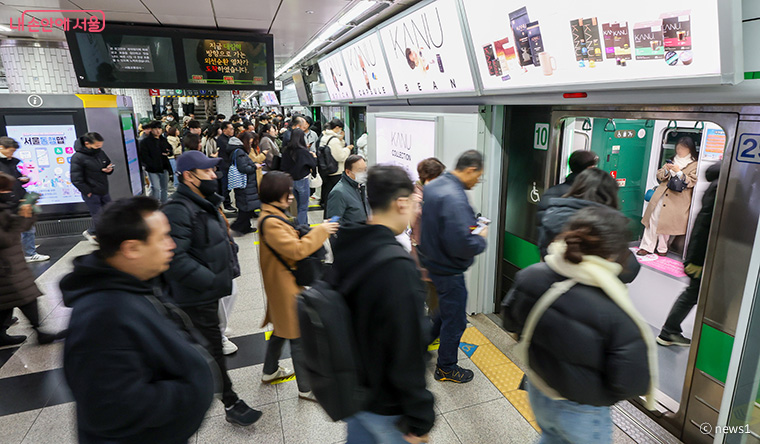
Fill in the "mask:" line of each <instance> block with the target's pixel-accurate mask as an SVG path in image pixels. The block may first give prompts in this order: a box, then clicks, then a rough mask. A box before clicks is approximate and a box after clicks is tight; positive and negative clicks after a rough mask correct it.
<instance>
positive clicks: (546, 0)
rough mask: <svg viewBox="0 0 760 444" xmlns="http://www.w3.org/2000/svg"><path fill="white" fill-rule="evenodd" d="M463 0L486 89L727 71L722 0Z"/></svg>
mask: <svg viewBox="0 0 760 444" xmlns="http://www.w3.org/2000/svg"><path fill="white" fill-rule="evenodd" d="M463 3H464V7H465V12H466V15H467V21H468V24H469V28H470V34H471V37H472V45H473V48H472V49H473V54H474V56H475V58H476V64H477V67H478V71H479V73H480V78H481V80H482V83H483V89H484V90H486V91H488V90H504V89H511V88H527V87H545V86H553V85H563V86H564V85H584V86H591V87H592V88H593V87H594V86H598V85H599V84H615V83H626V82H631V81H646V80H672V81H674V82H677V81H678V80H682V81H683V80H684V79H699V78H705V82H704V83H716V81H715V77H716V76H720V75H721V45H720V35H719V29H718V26H717V22H718V21H717V17H718V3H717V1H715V0H713V1H699V2H694V1H691V0H670V1H663V0H639V1H637V2H636V3H635V5H634V4H631V5H629V6H628V7H621V6H620V5H619V4H617V3H615V2H609V1H601V0H589V1H585V2H582V3H577V2H558V1H556V0H533V1H531V2H525V1H514V0H508V1H498V2H496V1H488V2H484V1H482V0H463ZM708 78H710V79H712V81H708V80H707V79H708ZM696 83H699V82H696ZM691 84H695V82H692V83H691ZM642 86H646V83H643V84H642Z"/></svg>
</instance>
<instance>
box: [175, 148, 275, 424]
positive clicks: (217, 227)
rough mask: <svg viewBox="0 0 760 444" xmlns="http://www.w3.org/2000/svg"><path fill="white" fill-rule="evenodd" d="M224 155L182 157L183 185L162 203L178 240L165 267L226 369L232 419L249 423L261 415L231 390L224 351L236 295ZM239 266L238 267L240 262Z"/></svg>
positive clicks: (226, 397)
mask: <svg viewBox="0 0 760 444" xmlns="http://www.w3.org/2000/svg"><path fill="white" fill-rule="evenodd" d="M219 162H221V159H219V158H213V159H212V158H209V157H207V156H206V155H205V154H203V153H202V152H200V151H188V152H186V153H184V154H182V155H181V156H180V157H179V159H177V171H178V173H179V174H181V176H180V184H179V187H178V188H177V192H176V193H174V194H173V195H172V198H171V200H170V201H169V202H167V203H166V205H165V206H164V208H163V212H164V214H166V217H167V218H168V219H169V224H170V225H171V237H172V238H173V239H174V242H175V243H176V244H177V247H176V248H175V250H174V259H173V260H172V262H171V264H170V265H169V271H167V272H166V275H167V278H168V279H169V282H170V285H171V289H172V294H173V295H174V298H175V301H176V303H177V305H178V306H179V307H180V308H182V309H183V310H184V311H185V313H187V315H188V316H189V317H190V319H191V320H192V321H193V325H194V326H195V328H196V329H198V331H199V332H200V333H201V334H202V335H203V336H204V337H205V338H206V340H207V341H208V345H207V347H208V352H209V353H210V354H211V356H213V357H214V360H215V361H216V363H217V364H218V365H219V369H220V370H221V373H222V402H223V403H224V407H225V413H226V419H227V421H228V422H230V423H233V424H238V425H242V426H249V425H251V424H253V423H254V422H256V421H257V420H258V419H259V418H260V417H261V412H260V411H258V410H254V409H252V408H250V407H248V405H246V403H245V402H243V401H242V400H241V399H240V398H238V395H237V394H236V393H235V392H234V391H233V390H232V381H231V380H230V377H229V375H228V374H227V367H226V363H225V360H224V354H223V353H222V351H223V349H222V332H221V330H220V329H219V299H221V298H222V297H224V296H227V295H229V294H232V279H233V278H234V277H235V275H234V270H233V268H235V267H236V266H237V263H236V262H237V261H236V254H237V251H236V245H234V243H233V242H232V239H231V237H230V235H229V229H228V227H227V222H226V221H225V219H224V217H223V215H222V213H221V211H220V206H221V204H222V200H223V199H222V196H220V195H219V194H217V193H216V191H217V179H216V178H217V176H216V171H215V169H216V167H217V165H219ZM237 268H238V269H239V266H237Z"/></svg>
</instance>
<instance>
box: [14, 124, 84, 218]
mask: <svg viewBox="0 0 760 444" xmlns="http://www.w3.org/2000/svg"><path fill="white" fill-rule="evenodd" d="M6 130H7V132H8V137H10V138H12V139H15V140H16V141H17V142H18V145H19V148H18V150H16V152H15V153H14V157H16V158H18V159H21V163H20V164H19V166H18V168H19V171H21V173H22V174H23V175H25V176H28V177H29V179H30V180H29V184H28V185H26V186H25V188H26V190H27V191H29V192H35V193H39V194H40V200H39V203H38V204H39V205H53V204H67V203H77V202H83V200H82V194H81V193H80V192H79V190H77V189H76V187H74V185H73V184H72V183H71V172H70V169H71V157H72V156H73V155H74V142H75V141H76V139H77V136H76V129H75V128H74V125H8V126H7V127H6Z"/></svg>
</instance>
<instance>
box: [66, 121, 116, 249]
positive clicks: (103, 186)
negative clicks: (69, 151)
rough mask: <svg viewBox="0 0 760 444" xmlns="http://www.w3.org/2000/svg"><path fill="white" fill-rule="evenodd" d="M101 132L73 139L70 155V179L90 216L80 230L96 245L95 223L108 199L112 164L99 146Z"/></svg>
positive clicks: (109, 199)
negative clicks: (84, 227)
mask: <svg viewBox="0 0 760 444" xmlns="http://www.w3.org/2000/svg"><path fill="white" fill-rule="evenodd" d="M102 147H103V136H101V135H100V134H98V133H95V132H89V133H87V134H85V135H83V136H82V137H80V138H78V139H77V141H76V142H74V149H75V150H76V152H75V153H74V156H72V158H71V183H73V184H74V186H75V187H77V189H78V190H79V192H80V193H82V199H83V200H84V203H85V204H86V205H87V209H88V210H89V211H90V216H92V224H91V225H90V228H88V229H87V230H85V231H84V232H83V233H82V236H84V237H85V239H87V240H88V241H89V242H90V243H91V244H94V245H97V244H98V241H97V233H96V232H95V226H96V224H97V223H98V219H99V218H100V213H101V211H102V210H103V207H104V206H106V204H108V203H109V202H111V196H110V195H109V194H108V176H109V175H110V174H111V173H113V169H114V164H113V163H112V162H111V159H109V158H108V156H107V155H106V153H104V152H103V150H102V149H101V148H102Z"/></svg>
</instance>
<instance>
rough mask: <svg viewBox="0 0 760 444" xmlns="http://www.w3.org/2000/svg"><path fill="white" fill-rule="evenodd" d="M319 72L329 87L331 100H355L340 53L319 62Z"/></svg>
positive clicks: (328, 91)
mask: <svg viewBox="0 0 760 444" xmlns="http://www.w3.org/2000/svg"><path fill="white" fill-rule="evenodd" d="M318 63H319V71H320V72H321V73H322V80H324V82H325V86H327V93H328V94H329V95H330V100H347V99H353V98H354V94H353V93H352V92H351V85H349V84H348V75H347V74H346V68H345V67H344V66H343V59H341V57H340V53H339V52H336V53H335V54H333V55H331V56H330V57H327V58H324V59H322V60H320V61H319V62H318Z"/></svg>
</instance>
